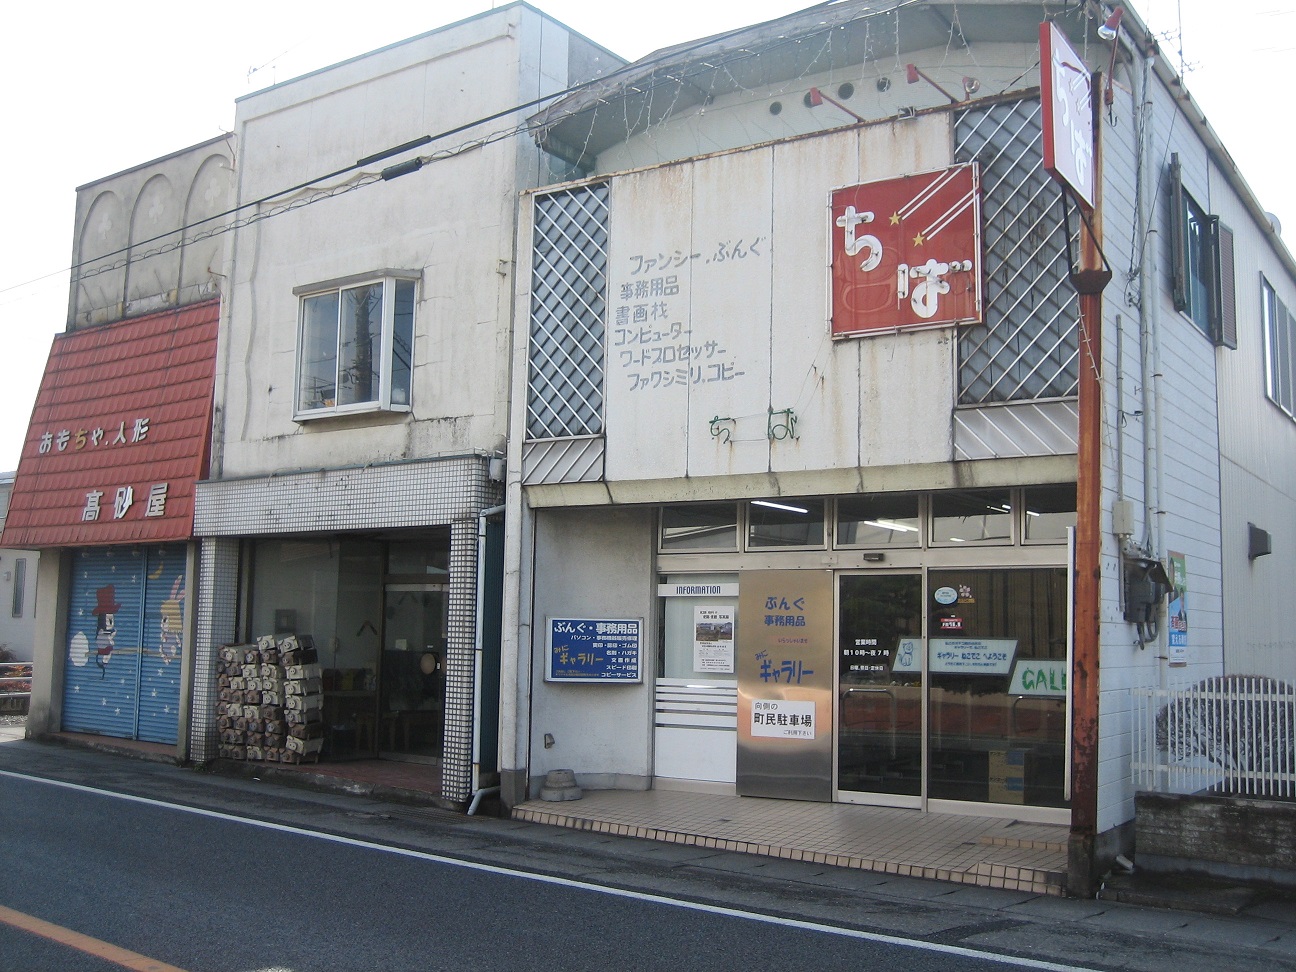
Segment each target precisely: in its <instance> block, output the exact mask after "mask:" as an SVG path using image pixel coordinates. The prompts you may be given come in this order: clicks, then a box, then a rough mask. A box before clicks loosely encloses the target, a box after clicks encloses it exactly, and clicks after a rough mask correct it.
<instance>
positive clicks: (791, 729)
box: [751, 699, 815, 739]
mask: <svg viewBox="0 0 1296 972" xmlns="http://www.w3.org/2000/svg"><path fill="white" fill-rule="evenodd" d="M751 734H752V735H753V736H765V737H766V738H773V739H813V738H814V737H815V704H814V703H813V702H809V701H791V700H788V699H754V700H752V705H751Z"/></svg>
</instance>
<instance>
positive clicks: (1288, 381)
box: [1260, 274, 1296, 419]
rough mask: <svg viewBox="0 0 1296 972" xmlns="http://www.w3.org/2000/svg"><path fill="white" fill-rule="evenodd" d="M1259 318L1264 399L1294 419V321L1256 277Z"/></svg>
mask: <svg viewBox="0 0 1296 972" xmlns="http://www.w3.org/2000/svg"><path fill="white" fill-rule="evenodd" d="M1260 315H1261V319H1262V321H1263V324H1264V356H1265V397H1266V398H1267V399H1269V401H1271V402H1273V404H1274V405H1276V406H1277V407H1278V408H1279V409H1280V410H1281V411H1282V412H1283V413H1284V414H1285V415H1287V416H1288V417H1289V418H1292V419H1296V347H1293V343H1294V341H1293V339H1294V338H1296V335H1294V334H1293V333H1292V332H1293V329H1294V325H1296V319H1294V318H1293V317H1292V313H1291V310H1290V309H1289V308H1288V307H1287V305H1286V304H1284V303H1283V302H1282V300H1281V299H1280V298H1279V297H1278V290H1277V288H1276V287H1274V285H1273V284H1271V283H1270V282H1269V281H1268V280H1267V279H1266V278H1265V276H1264V275H1263V274H1261V275H1260Z"/></svg>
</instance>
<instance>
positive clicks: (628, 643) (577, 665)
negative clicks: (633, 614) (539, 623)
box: [545, 618, 643, 682]
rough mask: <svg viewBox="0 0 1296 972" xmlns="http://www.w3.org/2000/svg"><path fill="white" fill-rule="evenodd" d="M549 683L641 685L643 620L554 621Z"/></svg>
mask: <svg viewBox="0 0 1296 972" xmlns="http://www.w3.org/2000/svg"><path fill="white" fill-rule="evenodd" d="M545 640H546V649H547V654H548V664H547V666H546V668H545V681H548V682H638V681H640V680H641V679H642V677H643V676H642V673H641V666H640V659H641V657H642V654H643V653H642V646H643V621H642V620H640V619H639V618H550V619H549V626H548V630H547V637H546V639H545Z"/></svg>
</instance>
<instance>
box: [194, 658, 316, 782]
mask: <svg viewBox="0 0 1296 972" xmlns="http://www.w3.org/2000/svg"><path fill="white" fill-rule="evenodd" d="M216 686H217V688H216V698H217V702H216V727H217V731H218V733H219V735H220V743H219V746H218V749H217V753H218V755H219V756H220V757H221V758H222V759H247V760H261V761H264V762H271V763H300V762H302V761H303V759H312V760H313V759H318V758H319V752H320V749H321V748H323V745H324V724H323V721H322V717H323V707H324V697H323V693H322V690H321V679H320V667H319V663H318V658H317V656H316V652H315V646H314V644H313V643H312V642H311V639H310V636H309V635H289V636H288V637H286V638H284V639H282V640H276V639H275V637H274V636H273V635H263V636H262V637H261V638H259V639H257V643H256V644H255V645H226V646H225V647H223V648H221V649H220V661H219V663H218V665H217V672H216Z"/></svg>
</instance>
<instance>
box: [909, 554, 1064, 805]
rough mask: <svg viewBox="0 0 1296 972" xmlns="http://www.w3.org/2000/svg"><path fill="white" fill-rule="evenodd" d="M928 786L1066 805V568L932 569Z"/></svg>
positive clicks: (940, 792) (976, 798) (979, 798)
mask: <svg viewBox="0 0 1296 972" xmlns="http://www.w3.org/2000/svg"><path fill="white" fill-rule="evenodd" d="M928 592H929V593H928V605H927V608H928V639H927V649H928V678H929V684H930V686H931V688H930V697H929V702H928V719H929V724H928V737H929V740H930V752H929V757H928V765H929V771H928V796H929V797H930V798H932V799H934V800H963V801H972V802H980V803H1002V804H1021V805H1023V806H1034V807H1065V806H1066V805H1067V802H1066V800H1065V798H1064V795H1063V780H1064V775H1065V766H1066V759H1067V753H1066V693H1067V670H1066V625H1067V601H1066V596H1067V585H1066V571H1065V570H1064V569H1061V568H1055V567H1052V568H1030V569H1007V570H974V569H965V570H933V571H930V572H929V574H928Z"/></svg>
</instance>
